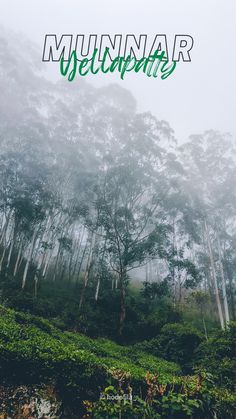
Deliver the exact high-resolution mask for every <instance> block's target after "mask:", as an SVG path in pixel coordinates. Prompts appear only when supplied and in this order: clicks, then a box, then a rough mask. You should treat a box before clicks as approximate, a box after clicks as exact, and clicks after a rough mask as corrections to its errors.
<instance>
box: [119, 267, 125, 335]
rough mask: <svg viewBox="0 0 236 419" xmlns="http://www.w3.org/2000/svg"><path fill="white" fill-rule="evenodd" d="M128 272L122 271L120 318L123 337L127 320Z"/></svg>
mask: <svg viewBox="0 0 236 419" xmlns="http://www.w3.org/2000/svg"><path fill="white" fill-rule="evenodd" d="M125 280H126V272H125V270H122V271H121V273H120V318H119V330H118V332H119V335H120V336H122V333H123V329H124V322H125V318H126V284H125Z"/></svg>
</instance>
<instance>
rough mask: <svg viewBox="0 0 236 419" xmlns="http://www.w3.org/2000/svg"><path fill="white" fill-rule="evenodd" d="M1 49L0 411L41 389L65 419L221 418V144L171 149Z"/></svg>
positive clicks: (120, 93)
mask: <svg viewBox="0 0 236 419" xmlns="http://www.w3.org/2000/svg"><path fill="white" fill-rule="evenodd" d="M8 39H10V37H8ZM1 42H2V48H3V54H2V55H1V56H0V66H1V73H0V89H1V92H2V98H3V100H2V101H1V103H0V145H1V147H0V300H1V301H0V302H1V304H2V306H1V316H0V321H1V327H0V337H1V340H0V354H1V363H0V369H1V377H2V383H1V385H2V387H1V388H0V404H1V409H2V411H3V412H4V411H5V412H6V411H7V409H8V414H9V415H13V417H20V416H17V414H18V413H17V411H18V410H17V409H18V408H20V407H19V406H20V403H23V402H22V400H24V403H26V401H27V400H28V401H27V403H28V404H29V399H30V394H31V395H32V397H33V398H34V400H40V399H42V393H43V394H44V397H49V393H50V391H51V393H52V398H53V399H54V405H53V409H56V411H57V412H56V415H57V417H62V418H65V419H70V418H73V417H75V418H76V417H82V416H83V415H87V417H95V418H102V417H109V418H112V417H114V418H116V417H117V418H118V417H122V418H130V417H137V418H139V417H140V418H143V417H146V418H149V417H150V418H152V417H153V418H164V419H165V418H168V419H169V418H177V419H178V418H180V419H184V418H185V417H186V418H187V417H190V418H191V417H192V418H194V419H195V418H196V419H198V418H199V419H200V418H216V417H218V418H225V419H226V418H234V415H235V396H234V374H235V372H236V371H235V370H236V361H235V340H236V336H235V333H236V332H235V331H236V327H235V323H234V321H235V277H236V270H235V266H236V257H235V254H236V253H235V248H236V229H235V227H236V188H235V184H236V183H235V181H236V157H235V156H236V153H235V152H236V148H235V144H234V142H233V140H232V139H231V137H230V136H228V135H225V134H221V133H218V132H214V131H208V132H206V133H204V134H202V135H195V136H192V137H190V139H189V140H188V141H187V142H186V143H185V144H181V146H180V145H179V144H178V143H177V141H176V139H175V137H174V132H173V130H172V129H171V128H170V126H169V124H168V123H167V122H165V121H158V120H157V119H156V118H155V117H154V116H153V115H151V114H150V113H144V114H139V113H138V112H137V110H136V103H135V100H134V98H133V97H132V95H131V94H130V93H129V92H127V91H126V90H124V89H122V88H120V87H118V86H115V85H111V86H108V87H104V88H100V89H95V88H94V87H92V86H90V85H88V84H86V83H85V82H83V81H81V80H80V81H79V82H78V83H77V84H73V86H72V85H70V84H69V83H68V84H67V83H64V82H58V83H55V84H53V83H51V82H49V81H48V80H46V79H44V78H43V77H42V75H41V74H40V73H39V69H38V68H37V63H38V58H37V57H36V56H35V51H34V48H33V46H32V45H29V44H28V43H27V41H25V40H21V41H20V42H21V43H22V45H20V47H21V48H19V43H15V40H14V36H13V39H12V44H11V48H9V45H7V42H6V40H5V38H4V32H3V35H2V39H1ZM8 42H10V41H8ZM16 45H18V47H17V48H16ZM4 49H5V50H4ZM21 50H22V51H25V54H24V56H23V55H22V53H21ZM6 56H7V57H8V60H6V59H5V57H6ZM22 64H24V66H25V69H26V70H25V71H24V72H21V70H20V69H21V67H22ZM13 309H14V311H13ZM231 322H232V323H231ZM22 386H23V387H22ZM24 386H25V387H24ZM42 386H44V387H42ZM49 389H51V390H49ZM19 392H20V393H19ZM27 392H28V393H27ZM37 392H39V393H37ZM26 393H27V394H26ZM101 393H102V394H104V396H103V397H102V398H100V394H101ZM2 394H3V396H2ZM16 394H20V395H21V396H20V399H21V402H20V401H19V406H18V407H16V406H15V403H16V399H17V397H16ZM38 394H41V396H40V395H38ZM131 394H132V396H133V401H131V398H130V396H131ZM124 395H126V396H127V395H129V398H125V397H123V396H124ZM121 396H122V397H121ZM35 403H36V402H35ZM37 403H38V402H37ZM45 403H46V401H44V402H43V405H44V408H45ZM41 404H42V403H41ZM51 406H52V405H51ZM0 413H1V412H0ZM31 413H32V412H31ZM54 413H55V412H54ZM54 413H53V414H54ZM19 414H21V413H19ZM27 414H28V415H30V412H29V411H28V413H25V416H23V417H27ZM34 414H35V415H36V416H35V417H44V416H43V413H39V410H38V411H37V413H34ZM14 415H15V416H14ZM40 415H41V416H40ZM28 417H29V416H28ZM49 417H50V416H49ZM51 417H53V416H51ZM84 417H86V416H84Z"/></svg>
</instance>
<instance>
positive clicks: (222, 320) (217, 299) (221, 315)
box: [205, 220, 225, 329]
mask: <svg viewBox="0 0 236 419" xmlns="http://www.w3.org/2000/svg"><path fill="white" fill-rule="evenodd" d="M205 229H206V236H207V243H208V250H209V256H210V262H211V269H212V277H213V284H214V289H215V297H216V304H217V309H218V314H219V319H220V325H221V328H222V329H224V328H225V325H224V317H223V311H222V306H221V301H220V295H219V289H218V284H217V277H216V270H215V264H214V257H213V252H212V247H211V240H210V235H209V230H208V225H207V222H206V220H205Z"/></svg>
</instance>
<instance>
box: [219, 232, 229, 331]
mask: <svg viewBox="0 0 236 419" xmlns="http://www.w3.org/2000/svg"><path fill="white" fill-rule="evenodd" d="M217 244H218V253H219V262H220V275H221V280H222V292H223V304H224V312H225V321H226V325H227V324H228V323H229V321H230V318H229V306H228V299H227V293H226V281H225V275H224V269H223V264H222V255H221V246H220V239H219V235H218V233H217Z"/></svg>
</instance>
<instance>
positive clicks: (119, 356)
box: [0, 306, 213, 419]
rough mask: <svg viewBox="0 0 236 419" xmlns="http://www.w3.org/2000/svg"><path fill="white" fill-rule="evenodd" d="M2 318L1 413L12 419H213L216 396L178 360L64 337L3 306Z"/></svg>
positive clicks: (48, 325) (45, 322)
mask: <svg viewBox="0 0 236 419" xmlns="http://www.w3.org/2000/svg"><path fill="white" fill-rule="evenodd" d="M0 313H1V318H0V368H1V377H2V380H3V381H2V383H1V384H2V386H1V388H0V400H1V414H5V413H7V414H9V413H10V415H11V409H13V412H14V414H13V416H9V417H14V418H15V417H17V418H19V417H22V418H23V417H37V418H39V417H42V418H43V417H61V418H68V419H69V418H73V417H74V418H79V417H91V418H92V417H114V418H115V417H119V416H118V412H119V411H122V417H137V418H139V417H140V418H141V417H156V418H159V417H161V418H167V417H168V418H172V417H173V418H178V417H179V418H185V417H186V418H187V417H194V418H195V417H196V418H200V417H208V416H202V415H204V414H205V413H204V409H206V401H207V403H208V409H209V407H210V405H211V403H213V397H212V396H211V397H210V393H209V395H208V392H209V390H208V385H207V379H205V378H204V377H203V375H200V374H198V375H193V376H183V375H182V374H181V369H180V367H179V366H178V365H177V364H175V363H172V362H168V361H166V360H163V359H160V358H157V357H155V356H152V355H150V354H148V353H145V352H143V351H141V350H139V349H135V348H134V347H129V346H120V345H117V344H116V343H114V342H112V341H109V340H106V339H96V340H94V339H90V338H88V337H86V336H84V335H81V334H79V333H72V332H65V331H64V332H62V331H60V330H59V329H57V328H56V327H54V326H53V325H52V324H51V323H50V322H49V321H48V320H45V319H43V318H40V317H37V316H33V315H30V314H25V313H21V312H16V311H14V310H12V309H7V308H5V307H3V306H1V309H0ZM206 378H207V376H206ZM101 394H103V398H101V396H100V395H101ZM104 394H105V395H104ZM118 395H119V397H120V400H118ZM206 395H208V396H206ZM131 396H132V399H133V400H131ZM129 398H130V399H129ZM4 399H5V400H4ZM112 399H113V400H112ZM72 400H73V408H72V407H71V406H72V403H71V401H72ZM111 409H112V410H111ZM131 409H132V410H131ZM16 412H18V414H17V413H16ZM19 412H20V413H19ZM22 412H23V413H22ZM49 412H51V413H49ZM55 412H56V416H55ZM91 412H92V413H91ZM99 412H100V413H99ZM112 412H113V413H112ZM131 412H132V413H131ZM145 412H146V413H145ZM45 413H46V416H44V415H45ZM27 415H28V416H27ZM86 415H87V416H86ZM110 415H112V416H110ZM130 415H132V416H130ZM144 415H146V416H144ZM160 415H161V416H160ZM209 417H210V416H209Z"/></svg>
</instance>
